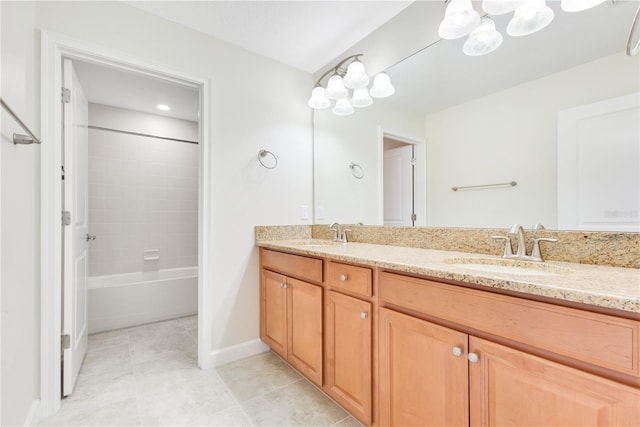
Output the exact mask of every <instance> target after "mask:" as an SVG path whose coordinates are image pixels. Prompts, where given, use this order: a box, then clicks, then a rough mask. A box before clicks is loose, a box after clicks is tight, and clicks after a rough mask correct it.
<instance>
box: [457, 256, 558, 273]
mask: <svg viewBox="0 0 640 427" xmlns="http://www.w3.org/2000/svg"><path fill="white" fill-rule="evenodd" d="M445 262H446V263H447V264H455V265H456V267H460V268H464V269H467V270H475V271H483V272H487V273H498V274H511V275H518V276H557V275H559V274H564V273H567V272H568V270H565V269H563V268H561V267H557V266H555V265H550V264H548V263H544V262H530V261H521V260H510V259H500V258H497V259H496V258H452V259H447V260H445Z"/></svg>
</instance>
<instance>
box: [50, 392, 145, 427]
mask: <svg viewBox="0 0 640 427" xmlns="http://www.w3.org/2000/svg"><path fill="white" fill-rule="evenodd" d="M38 425H40V426H85V427H90V426H140V425H141V423H140V416H139V415H138V405H137V403H136V399H135V398H129V399H126V400H120V401H117V402H112V403H110V404H107V405H104V406H100V407H97V408H82V409H78V410H74V409H70V408H69V407H65V405H63V406H62V409H61V410H60V412H58V413H57V414H56V415H54V416H53V417H49V418H47V419H45V420H43V421H42V422H41V423H40V424H38Z"/></svg>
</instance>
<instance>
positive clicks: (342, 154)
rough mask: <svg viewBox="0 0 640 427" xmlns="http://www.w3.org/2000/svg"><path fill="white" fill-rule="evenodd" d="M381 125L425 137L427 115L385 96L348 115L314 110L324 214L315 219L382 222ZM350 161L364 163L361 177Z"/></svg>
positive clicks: (317, 184) (318, 192) (317, 181)
mask: <svg viewBox="0 0 640 427" xmlns="http://www.w3.org/2000/svg"><path fill="white" fill-rule="evenodd" d="M380 130H382V131H383V132H390V133H393V134H395V135H397V136H404V137H406V138H413V139H424V118H423V115H422V114H418V113H410V112H406V111H401V110H399V109H398V108H396V107H394V106H393V105H392V104H390V103H389V102H388V101H387V100H384V99H382V100H376V101H374V103H373V105H371V106H369V107H366V108H361V109H356V111H355V113H354V114H352V115H350V116H336V115H334V114H333V113H332V112H331V109H330V108H329V109H326V110H317V111H315V117H314V134H315V140H314V175H315V181H314V187H315V190H314V191H315V194H314V196H315V200H316V210H317V209H318V208H321V209H322V210H323V211H324V218H323V219H322V218H318V217H316V223H317V224H329V223H331V222H333V221H338V222H340V223H343V224H354V223H357V222H362V223H364V224H382V218H381V217H380V203H379V197H378V196H379V195H380V194H381V192H382V188H381V182H380V173H381V171H380V167H381V165H382V148H383V147H382V145H381V141H380ZM351 162H354V163H357V164H359V165H360V166H361V167H362V169H363V172H364V177H363V178H362V179H356V178H355V177H354V176H353V175H352V174H351V169H349V164H350V163H351Z"/></svg>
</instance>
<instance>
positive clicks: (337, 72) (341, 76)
mask: <svg viewBox="0 0 640 427" xmlns="http://www.w3.org/2000/svg"><path fill="white" fill-rule="evenodd" d="M361 56H362V54H358V55H351V56H349V57H347V58H345V59H343V60H342V61H340V62H339V63H338V64H337V65H336V66H335V67H333V68H332V69H330V70H328V71H327V72H326V73H324V74H323V75H322V77H320V78H319V79H318V81H317V82H316V85H315V87H314V88H313V91H312V92H311V98H309V102H308V103H307V104H308V105H309V107H311V108H313V109H314V110H321V109H324V108H329V107H330V106H331V103H332V100H335V105H334V107H333V110H332V111H333V113H334V114H335V115H337V116H347V115H349V114H353V112H354V111H355V108H362V107H368V106H369V105H371V104H372V103H373V99H372V97H373V98H386V97H387V96H391V95H393V93H394V92H395V88H394V87H393V85H392V84H391V80H390V79H389V76H388V75H387V74H386V73H380V74H378V75H376V76H375V78H374V79H373V84H372V86H371V89H368V88H367V86H369V82H370V81H371V79H370V77H369V76H368V75H367V73H366V72H365V70H364V64H362V62H360V57H361ZM350 60H351V62H349V64H348V66H345V64H346V63H347V62H348V61H350ZM330 74H331V77H330V78H329V80H328V82H327V87H326V89H325V88H324V87H323V86H322V80H323V79H324V78H325V77H327V76H328V75H330ZM354 107H355V108H354Z"/></svg>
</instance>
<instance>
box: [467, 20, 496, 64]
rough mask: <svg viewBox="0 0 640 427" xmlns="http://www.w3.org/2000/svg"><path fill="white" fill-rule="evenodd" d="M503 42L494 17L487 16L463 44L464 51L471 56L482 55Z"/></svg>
mask: <svg viewBox="0 0 640 427" xmlns="http://www.w3.org/2000/svg"><path fill="white" fill-rule="evenodd" d="M501 44H502V34H500V33H499V32H498V31H497V30H496V24H495V23H494V22H493V19H491V18H489V17H488V16H485V17H483V18H482V22H480V25H478V26H477V27H476V29H475V30H473V31H471V34H469V38H468V39H467V41H466V42H464V45H463V46H462V51H463V52H464V53H465V54H467V55H469V56H480V55H485V54H487V53H489V52H493V51H494V50H496V49H497V48H498V47H500V45H501Z"/></svg>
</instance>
